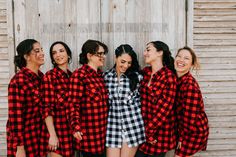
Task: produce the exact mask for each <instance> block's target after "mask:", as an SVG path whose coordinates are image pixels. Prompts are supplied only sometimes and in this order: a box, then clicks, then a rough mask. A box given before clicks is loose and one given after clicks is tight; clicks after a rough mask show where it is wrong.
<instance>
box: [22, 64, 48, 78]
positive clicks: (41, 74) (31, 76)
mask: <svg viewBox="0 0 236 157" xmlns="http://www.w3.org/2000/svg"><path fill="white" fill-rule="evenodd" d="M21 70H22V72H23V73H24V74H25V75H26V76H28V77H29V78H31V79H33V80H35V79H41V78H42V77H43V73H42V72H41V71H40V70H39V71H38V75H37V74H36V73H35V72H33V71H31V70H30V69H28V68H26V67H23V68H21Z"/></svg>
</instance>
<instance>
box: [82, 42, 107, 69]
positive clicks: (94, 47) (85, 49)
mask: <svg viewBox="0 0 236 157" xmlns="http://www.w3.org/2000/svg"><path fill="white" fill-rule="evenodd" d="M99 46H102V47H103V49H104V53H105V54H106V53H108V48H107V46H106V45H105V44H104V43H102V42H100V41H97V40H91V39H89V40H87V41H86V42H85V43H84V44H83V46H82V48H81V50H82V52H81V53H80V55H79V63H80V64H82V65H83V64H87V63H88V58H87V54H88V53H90V54H95V53H96V52H97V51H98V49H99Z"/></svg>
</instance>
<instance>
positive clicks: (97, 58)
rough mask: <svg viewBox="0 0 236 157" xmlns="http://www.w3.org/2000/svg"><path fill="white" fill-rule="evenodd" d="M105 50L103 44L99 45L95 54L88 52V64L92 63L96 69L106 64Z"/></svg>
mask: <svg viewBox="0 0 236 157" xmlns="http://www.w3.org/2000/svg"><path fill="white" fill-rule="evenodd" d="M105 55H106V54H105V50H104V48H103V47H102V46H99V47H98V50H97V52H96V53H95V54H90V53H88V54H87V58H88V64H89V65H92V67H94V68H95V69H97V68H98V67H101V66H103V65H104V62H105V58H106V56H105Z"/></svg>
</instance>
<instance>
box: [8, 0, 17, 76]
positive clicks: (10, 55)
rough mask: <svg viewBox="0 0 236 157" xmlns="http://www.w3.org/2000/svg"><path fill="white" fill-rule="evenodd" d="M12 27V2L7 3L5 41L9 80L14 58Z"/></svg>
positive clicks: (13, 70)
mask: <svg viewBox="0 0 236 157" xmlns="http://www.w3.org/2000/svg"><path fill="white" fill-rule="evenodd" d="M13 30H14V26H13V1H12V0H8V1H7V40H8V47H7V51H8V58H9V59H8V64H9V69H10V71H9V79H10V78H11V77H12V76H13V75H14V73H15V66H14V64H13V62H14V56H15V46H14V32H13Z"/></svg>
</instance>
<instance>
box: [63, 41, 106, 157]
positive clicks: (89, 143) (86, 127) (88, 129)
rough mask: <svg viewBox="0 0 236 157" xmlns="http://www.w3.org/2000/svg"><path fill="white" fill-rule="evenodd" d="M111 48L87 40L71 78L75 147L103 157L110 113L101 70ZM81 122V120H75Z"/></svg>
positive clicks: (86, 154) (87, 154)
mask: <svg viewBox="0 0 236 157" xmlns="http://www.w3.org/2000/svg"><path fill="white" fill-rule="evenodd" d="M107 52H108V48H107V46H106V45H105V44H103V43H101V42H100V41H96V40H88V41H86V42H85V43H84V44H83V46H82V53H81V54H80V64H82V67H80V68H79V69H77V70H75V71H74V72H73V74H72V76H71V79H70V92H69V100H68V102H69V104H70V105H71V106H74V107H75V111H74V112H70V117H71V121H70V122H71V125H72V128H73V129H74V131H75V133H74V137H75V138H76V139H77V141H76V143H75V147H76V149H77V150H80V151H81V153H82V155H83V157H95V156H96V157H102V156H103V155H104V151H105V139H106V126H107V116H108V106H107V103H108V91H107V89H106V88H105V82H104V79H103V75H102V71H101V70H100V69H99V67H101V66H103V65H104V61H105V55H106V53H107ZM76 120H78V121H79V123H77V122H76Z"/></svg>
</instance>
